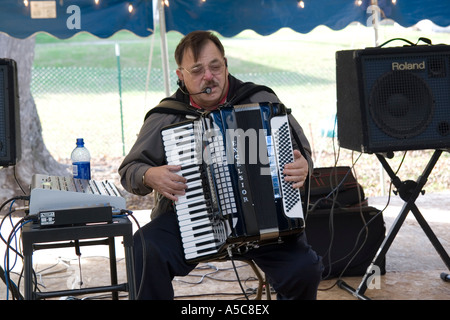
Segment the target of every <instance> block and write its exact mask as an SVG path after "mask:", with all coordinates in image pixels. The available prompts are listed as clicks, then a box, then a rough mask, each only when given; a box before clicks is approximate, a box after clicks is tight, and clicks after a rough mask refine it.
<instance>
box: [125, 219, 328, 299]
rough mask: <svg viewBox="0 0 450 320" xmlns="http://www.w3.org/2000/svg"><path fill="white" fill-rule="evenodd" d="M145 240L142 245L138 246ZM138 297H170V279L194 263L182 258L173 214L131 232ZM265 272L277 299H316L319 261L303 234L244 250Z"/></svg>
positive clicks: (319, 278) (187, 269) (191, 267)
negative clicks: (277, 242) (132, 234)
mask: <svg viewBox="0 0 450 320" xmlns="http://www.w3.org/2000/svg"><path fill="white" fill-rule="evenodd" d="M142 240H144V241H145V247H143V246H142ZM134 257H135V268H136V270H135V275H136V288H137V291H138V296H137V298H138V299H143V300H150V299H151V300H158V299H159V300H171V299H173V298H174V291H173V287H172V280H173V278H174V277H175V276H185V275H187V274H189V272H191V271H192V270H193V269H194V268H195V266H196V265H195V264H188V263H186V261H185V260H184V253H183V249H182V247H181V237H180V232H179V228H178V223H177V218H176V214H175V213H173V212H168V213H166V214H161V215H159V216H158V217H157V218H155V219H154V220H152V221H150V222H149V223H148V224H146V225H145V226H143V227H141V229H140V230H139V231H137V232H136V234H135V235H134ZM245 258H248V259H252V260H253V261H254V262H255V263H256V264H257V265H258V266H259V267H260V268H261V270H262V271H263V272H264V273H265V274H266V277H267V279H268V281H269V283H270V284H272V286H273V288H274V289H275V291H276V292H277V297H278V298H279V299H316V296H317V288H318V285H319V282H320V280H321V275H322V271H323V265H322V261H321V258H320V257H319V256H318V255H317V254H316V253H315V252H314V251H313V250H312V249H311V247H310V246H309V245H308V244H307V242H306V237H305V235H304V233H303V234H301V235H299V236H295V237H292V238H289V239H288V240H286V241H285V242H283V243H281V244H273V245H266V246H261V247H260V248H257V249H252V250H250V251H249V252H248V253H246V254H245Z"/></svg>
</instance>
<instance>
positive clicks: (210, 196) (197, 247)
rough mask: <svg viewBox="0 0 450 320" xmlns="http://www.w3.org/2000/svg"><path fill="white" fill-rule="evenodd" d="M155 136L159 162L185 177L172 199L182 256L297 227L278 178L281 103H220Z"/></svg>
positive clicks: (213, 252) (211, 252) (299, 209)
mask: <svg viewBox="0 0 450 320" xmlns="http://www.w3.org/2000/svg"><path fill="white" fill-rule="evenodd" d="M161 135H162V139H163V145H164V152H165V156H166V160H167V163H168V164H173V165H181V170H180V171H179V172H178V173H179V174H180V175H182V176H183V177H185V178H186V179H187V185H188V188H187V189H186V192H185V195H183V196H179V197H178V200H177V201H176V202H175V204H174V207H175V211H176V214H177V217H178V222H179V228H180V232H181V239H182V242H183V248H184V253H185V259H186V261H188V262H189V261H192V262H196V261H197V262H198V261H201V260H207V259H211V258H214V257H218V256H220V255H223V254H226V252H227V251H230V249H231V248H232V249H233V250H234V249H236V250H238V249H239V250H242V247H243V245H245V246H246V248H248V247H249V246H255V245H259V244H260V243H261V242H264V243H266V242H271V241H273V242H277V241H280V240H281V239H282V237H285V236H288V235H292V234H295V233H299V232H301V231H303V229H304V226H305V221H304V215H303V210H304V208H303V204H302V200H301V196H300V191H299V190H298V189H296V188H293V187H292V183H290V182H286V181H285V179H284V176H283V168H284V165H285V164H287V163H290V162H293V160H294V158H293V146H292V141H291V135H290V129H289V123H288V117H287V109H286V108H285V106H284V105H283V104H281V103H258V104H247V105H235V106H226V107H221V108H219V109H217V110H214V111H209V112H205V113H203V114H201V116H200V117H199V118H198V119H196V120H192V121H189V120H188V121H185V122H182V123H178V124H175V125H171V126H168V127H164V128H163V129H162V131H161Z"/></svg>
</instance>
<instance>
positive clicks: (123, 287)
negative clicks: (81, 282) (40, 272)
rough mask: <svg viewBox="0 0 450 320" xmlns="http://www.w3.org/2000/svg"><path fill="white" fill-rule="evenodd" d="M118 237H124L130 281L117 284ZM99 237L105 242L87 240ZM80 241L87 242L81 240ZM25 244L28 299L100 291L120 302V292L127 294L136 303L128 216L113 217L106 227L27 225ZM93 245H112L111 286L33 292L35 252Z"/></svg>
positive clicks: (24, 229)
mask: <svg viewBox="0 0 450 320" xmlns="http://www.w3.org/2000/svg"><path fill="white" fill-rule="evenodd" d="M117 236H122V237H123V245H124V249H125V260H126V270H127V282H126V283H123V284H118V283H117V268H116V253H115V244H114V238H115V237H117ZM99 238H105V239H104V240H87V239H99ZM81 239H84V240H87V241H79V240H81ZM67 241H69V242H67ZM22 242H23V257H24V286H25V300H37V299H44V298H51V297H60V296H66V295H81V294H92V293H99V292H111V293H112V298H113V300H117V299H118V293H117V292H118V291H127V292H128V298H129V300H134V299H135V297H136V288H135V278H134V263H133V234H132V224H131V222H130V220H129V219H128V218H127V217H118V218H113V222H112V223H107V224H93V225H82V226H70V227H59V228H39V227H38V226H35V225H33V224H27V225H25V226H24V228H23V232H22ZM93 245H108V246H109V255H110V257H109V258H110V277H111V285H110V286H102V287H92V288H84V289H74V290H62V291H51V292H36V291H35V290H33V279H32V268H33V262H32V259H33V258H32V256H33V251H34V250H41V249H52V248H63V247H77V246H78V247H79V246H93Z"/></svg>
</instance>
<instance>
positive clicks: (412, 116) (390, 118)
mask: <svg viewBox="0 0 450 320" xmlns="http://www.w3.org/2000/svg"><path fill="white" fill-rule="evenodd" d="M369 112H370V114H371V116H372V118H373V120H374V122H375V124H376V125H377V126H378V128H379V129H380V130H382V131H383V132H384V133H385V134H387V135H389V136H391V137H394V138H399V139H408V138H412V137H415V136H417V135H419V134H420V133H422V132H423V131H424V130H425V129H426V128H427V126H428V125H429V123H430V121H431V119H432V118H433V113H434V101H433V95H432V92H431V90H430V88H429V86H428V85H427V83H426V82H425V81H423V79H421V78H419V77H417V76H416V75H414V74H413V73H411V72H405V71H399V72H395V71H393V72H389V73H387V74H385V75H383V76H381V77H380V78H378V80H377V81H376V83H375V84H374V86H373V87H372V90H371V91H370V96H369Z"/></svg>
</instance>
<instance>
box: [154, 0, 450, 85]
mask: <svg viewBox="0 0 450 320" xmlns="http://www.w3.org/2000/svg"><path fill="white" fill-rule="evenodd" d="M158 5H159V6H158V11H159V15H160V17H161V19H160V29H161V36H162V42H163V50H164V49H165V48H166V46H165V34H166V32H167V31H178V32H180V33H181V34H187V33H189V32H191V31H194V30H213V31H216V32H218V33H219V34H221V35H223V36H225V37H232V36H234V35H236V34H238V33H240V32H241V31H243V30H246V29H251V30H254V31H255V32H257V33H259V34H261V35H269V34H272V33H274V32H276V31H277V30H279V29H281V28H290V29H292V30H294V31H297V32H300V33H308V32H309V31H311V30H312V29H314V28H315V27H317V26H319V25H325V26H327V27H329V28H331V29H334V30H339V29H343V28H345V27H346V26H348V25H349V24H350V23H352V22H359V23H361V24H363V25H365V26H368V27H373V28H374V30H375V33H374V39H375V43H377V41H378V39H377V27H378V23H379V22H380V21H382V20H384V19H391V20H393V21H395V22H397V23H399V24H400V25H402V26H404V27H409V26H413V25H415V24H416V23H418V22H419V21H421V20H424V19H429V20H431V21H433V22H434V23H435V24H437V25H439V26H449V25H450V3H449V2H448V1H441V0H428V1H426V2H424V1H423V0H259V1H255V0H195V1H194V0H165V1H158ZM165 57H167V53H166V54H163V59H164V58H165ZM163 66H165V67H164V71H165V72H168V61H167V60H166V61H163ZM167 78H168V75H167V77H166V79H167ZM165 86H166V93H167V94H168V93H169V92H170V90H169V89H167V86H168V83H166V84H165Z"/></svg>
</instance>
